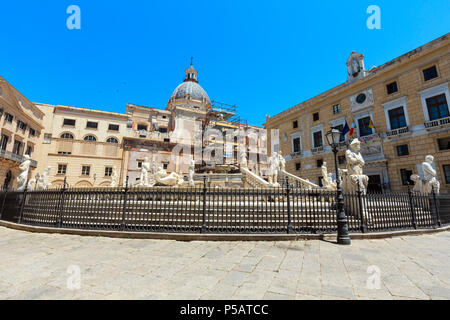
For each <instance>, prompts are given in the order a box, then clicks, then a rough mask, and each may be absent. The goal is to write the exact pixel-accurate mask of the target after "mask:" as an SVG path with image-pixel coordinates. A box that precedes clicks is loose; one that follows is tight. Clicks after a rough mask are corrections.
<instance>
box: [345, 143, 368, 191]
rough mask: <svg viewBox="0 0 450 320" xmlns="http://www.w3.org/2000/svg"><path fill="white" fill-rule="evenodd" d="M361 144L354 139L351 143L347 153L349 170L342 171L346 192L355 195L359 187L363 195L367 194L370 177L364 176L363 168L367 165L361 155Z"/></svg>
mask: <svg viewBox="0 0 450 320" xmlns="http://www.w3.org/2000/svg"><path fill="white" fill-rule="evenodd" d="M360 150H361V142H360V141H359V140H358V139H353V141H352V142H351V143H350V149H348V150H347V151H346V152H345V159H346V163H347V169H346V170H342V173H343V179H342V181H343V186H342V189H343V190H344V191H345V192H349V193H355V192H356V191H358V185H359V188H360V190H361V191H362V192H363V194H366V193H367V186H368V184H369V177H368V176H366V175H364V174H363V167H364V165H365V164H366V163H365V161H364V158H363V156H362V155H361V152H360Z"/></svg>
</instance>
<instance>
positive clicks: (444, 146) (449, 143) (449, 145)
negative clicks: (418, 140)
mask: <svg viewBox="0 0 450 320" xmlns="http://www.w3.org/2000/svg"><path fill="white" fill-rule="evenodd" d="M438 145H439V150H450V137H449V138H442V139H438Z"/></svg>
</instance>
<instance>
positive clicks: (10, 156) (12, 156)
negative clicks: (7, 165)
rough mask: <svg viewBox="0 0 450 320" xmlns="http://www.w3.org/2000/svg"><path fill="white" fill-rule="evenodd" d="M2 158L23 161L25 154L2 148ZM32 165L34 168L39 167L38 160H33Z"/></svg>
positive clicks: (0, 155)
mask: <svg viewBox="0 0 450 320" xmlns="http://www.w3.org/2000/svg"><path fill="white" fill-rule="evenodd" d="M0 158H3V159H6V160H11V161H15V162H18V163H22V161H23V156H21V155H18V154H15V153H12V152H9V151H6V150H0ZM31 166H32V167H33V168H37V161H36V160H31Z"/></svg>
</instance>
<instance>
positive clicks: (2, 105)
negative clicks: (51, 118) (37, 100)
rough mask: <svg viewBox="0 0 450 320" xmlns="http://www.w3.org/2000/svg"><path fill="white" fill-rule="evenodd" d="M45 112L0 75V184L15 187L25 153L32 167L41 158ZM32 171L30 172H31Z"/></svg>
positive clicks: (3, 187)
mask: <svg viewBox="0 0 450 320" xmlns="http://www.w3.org/2000/svg"><path fill="white" fill-rule="evenodd" d="M43 118H44V113H43V112H42V111H41V110H40V109H39V108H37V107H36V106H35V105H34V104H33V103H32V102H30V101H29V100H28V99H27V98H26V97H25V96H24V95H22V94H21V93H20V92H19V91H18V90H17V89H16V88H14V87H13V86H12V85H11V84H10V83H8V82H7V81H6V80H5V79H4V78H2V77H0V134H1V136H0V137H1V138H0V188H1V189H7V188H16V187H17V181H16V179H17V176H18V175H19V173H20V170H19V165H20V163H21V162H22V161H23V159H24V158H23V156H24V155H29V156H30V158H31V160H32V161H31V169H35V168H36V167H37V166H38V161H41V159H40V145H39V141H40V138H41V135H42V130H43ZM30 175H31V173H30Z"/></svg>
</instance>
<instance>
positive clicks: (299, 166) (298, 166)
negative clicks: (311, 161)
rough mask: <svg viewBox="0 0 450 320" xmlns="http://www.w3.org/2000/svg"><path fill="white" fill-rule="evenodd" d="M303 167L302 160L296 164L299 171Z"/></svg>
mask: <svg viewBox="0 0 450 320" xmlns="http://www.w3.org/2000/svg"><path fill="white" fill-rule="evenodd" d="M301 168H302V164H301V163H300V162H297V163H296V164H295V170H297V171H299V170H300V169H301Z"/></svg>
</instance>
